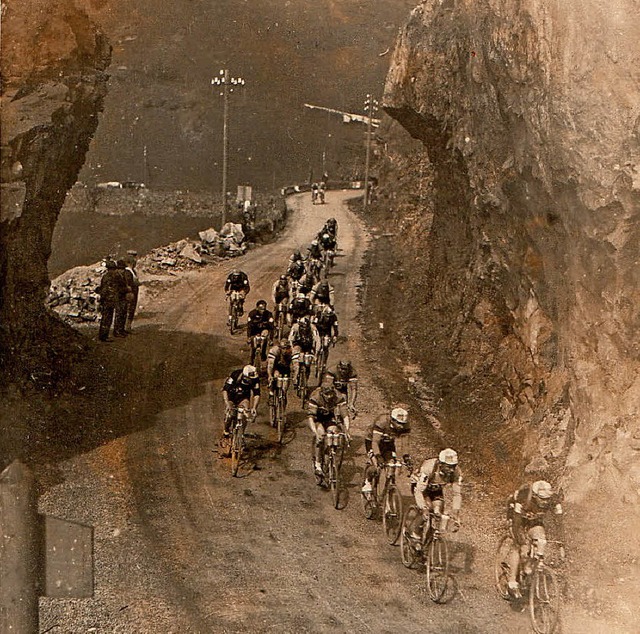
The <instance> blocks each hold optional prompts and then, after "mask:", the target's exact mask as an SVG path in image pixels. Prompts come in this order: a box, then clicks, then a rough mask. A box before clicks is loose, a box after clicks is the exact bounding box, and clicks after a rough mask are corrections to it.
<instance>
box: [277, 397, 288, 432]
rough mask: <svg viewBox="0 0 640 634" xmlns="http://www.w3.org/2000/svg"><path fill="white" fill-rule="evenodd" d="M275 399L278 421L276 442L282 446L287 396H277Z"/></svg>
mask: <svg viewBox="0 0 640 634" xmlns="http://www.w3.org/2000/svg"><path fill="white" fill-rule="evenodd" d="M277 399H278V400H277V403H276V406H277V414H276V418H277V421H278V423H277V424H278V442H279V443H280V444H282V439H283V438H284V430H285V428H286V426H287V396H286V394H278V397H277Z"/></svg>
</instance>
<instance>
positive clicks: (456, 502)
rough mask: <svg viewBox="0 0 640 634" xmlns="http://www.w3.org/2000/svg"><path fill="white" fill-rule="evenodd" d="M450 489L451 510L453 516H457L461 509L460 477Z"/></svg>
mask: <svg viewBox="0 0 640 634" xmlns="http://www.w3.org/2000/svg"><path fill="white" fill-rule="evenodd" d="M451 488H452V490H453V499H452V501H451V510H452V511H453V515H454V516H458V514H459V513H460V509H461V508H462V477H460V478H459V479H458V480H457V481H455V482H454V483H453V484H452V485H451Z"/></svg>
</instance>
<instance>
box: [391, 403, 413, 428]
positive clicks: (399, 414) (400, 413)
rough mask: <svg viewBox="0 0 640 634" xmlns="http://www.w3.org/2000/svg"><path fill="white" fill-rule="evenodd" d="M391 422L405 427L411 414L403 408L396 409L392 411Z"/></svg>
mask: <svg viewBox="0 0 640 634" xmlns="http://www.w3.org/2000/svg"><path fill="white" fill-rule="evenodd" d="M391 420H393V421H395V422H396V423H398V424H399V425H405V424H406V423H407V421H408V420H409V413H408V412H407V410H406V409H404V408H402V407H394V408H393V409H392V410H391Z"/></svg>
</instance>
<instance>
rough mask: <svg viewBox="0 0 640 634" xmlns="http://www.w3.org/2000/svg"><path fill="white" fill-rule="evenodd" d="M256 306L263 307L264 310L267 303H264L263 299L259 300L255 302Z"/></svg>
mask: <svg viewBox="0 0 640 634" xmlns="http://www.w3.org/2000/svg"><path fill="white" fill-rule="evenodd" d="M258 306H264V307H265V308H266V307H267V302H266V300H264V299H259V300H258V301H257V302H256V307H258Z"/></svg>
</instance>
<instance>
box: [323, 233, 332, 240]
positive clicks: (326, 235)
mask: <svg viewBox="0 0 640 634" xmlns="http://www.w3.org/2000/svg"><path fill="white" fill-rule="evenodd" d="M322 237H323V238H324V239H325V240H326V239H327V238H330V237H331V236H330V235H329V234H328V233H323V234H322Z"/></svg>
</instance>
